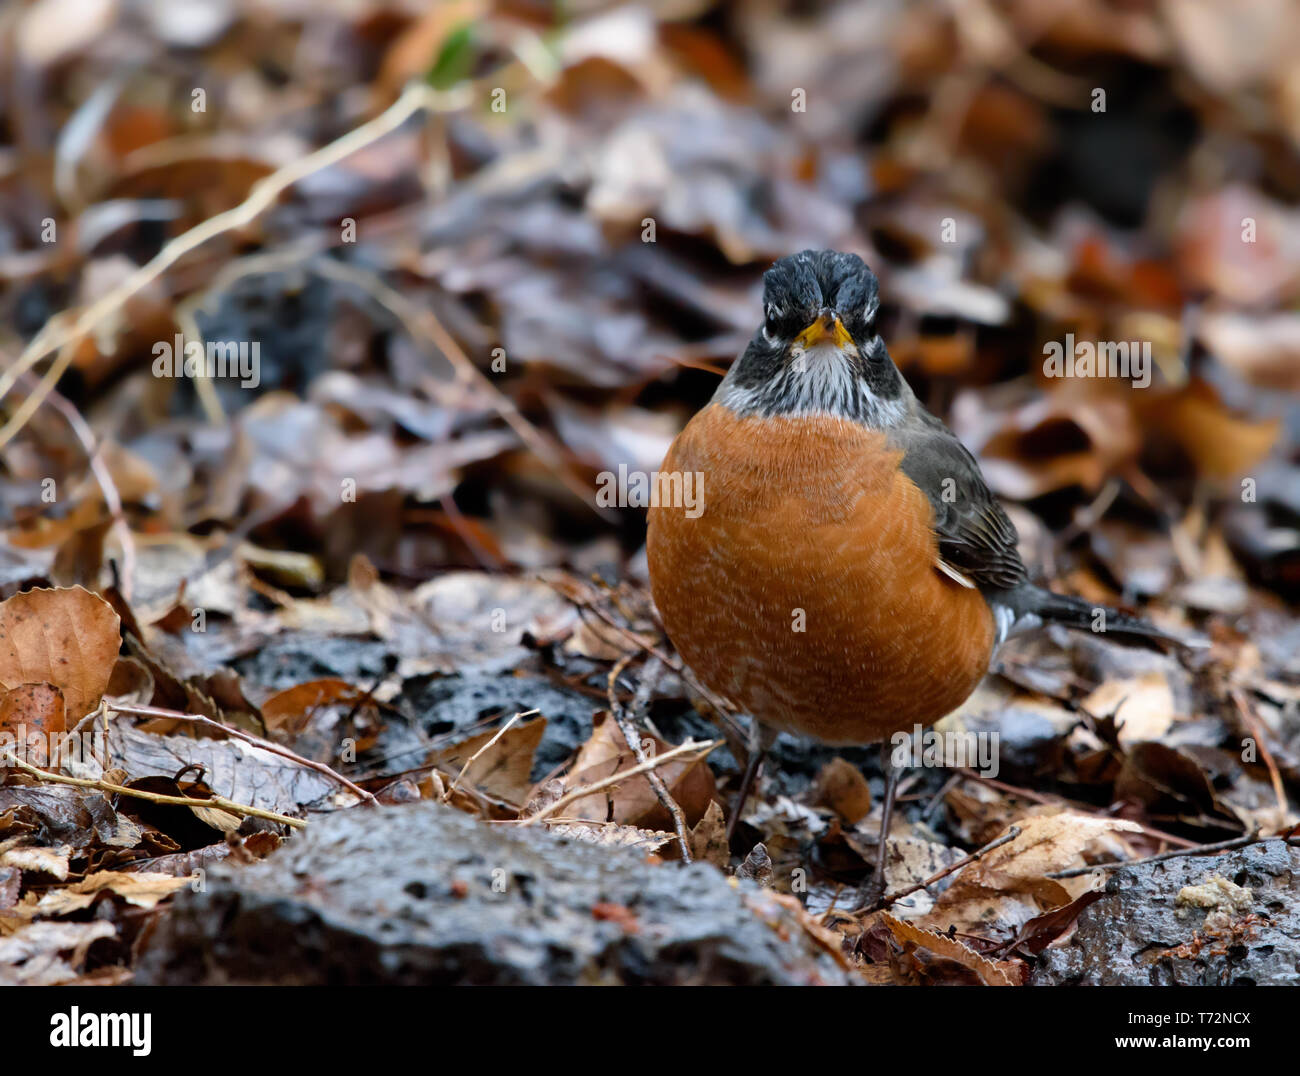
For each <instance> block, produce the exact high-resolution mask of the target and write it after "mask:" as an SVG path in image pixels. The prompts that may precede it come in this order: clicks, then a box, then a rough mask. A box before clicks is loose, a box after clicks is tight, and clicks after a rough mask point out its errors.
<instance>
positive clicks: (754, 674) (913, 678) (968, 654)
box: [646, 404, 994, 744]
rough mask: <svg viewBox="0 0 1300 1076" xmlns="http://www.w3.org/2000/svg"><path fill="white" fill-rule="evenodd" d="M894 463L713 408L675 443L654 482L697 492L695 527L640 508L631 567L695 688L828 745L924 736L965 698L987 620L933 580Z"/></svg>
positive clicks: (832, 437)
mask: <svg viewBox="0 0 1300 1076" xmlns="http://www.w3.org/2000/svg"><path fill="white" fill-rule="evenodd" d="M900 458H901V457H900V454H899V453H898V452H897V451H894V450H892V449H890V448H889V446H888V445H887V444H886V442H885V437H884V435H883V434H881V433H879V432H876V431H873V430H868V429H866V428H864V427H862V426H860V425H858V424H857V423H853V422H850V421H847V420H839V419H835V418H831V417H824V418H823V417H817V418H810V417H797V418H765V419H757V418H753V417H749V418H738V417H737V416H736V415H735V414H734V413H733V412H731V411H730V410H729V409H727V408H725V407H722V406H721V405H719V404H710V405H709V406H708V407H706V408H705V409H704V410H703V411H701V412H700V413H699V414H697V415H696V416H695V417H694V418H693V419H692V420H691V422H690V423H689V424H688V425H687V427H686V428H685V429H684V430H683V431H682V432H681V434H679V435H678V437H677V440H676V441H674V442H673V446H672V448H671V449H669V452H668V456H667V457H666V458H665V460H664V463H663V468H662V470H663V471H666V472H697V473H698V474H700V475H701V476H702V479H701V481H702V483H703V489H702V492H703V498H702V511H696V512H688V511H687V510H685V509H683V508H681V507H673V506H670V505H662V504H661V505H660V506H659V507H655V508H651V510H650V521H649V528H650V529H649V535H648V538H647V545H646V551H647V554H648V556H649V562H650V579H651V586H652V590H653V593H654V599H655V603H656V604H657V605H658V607H659V611H660V613H661V615H662V616H663V620H664V625H665V626H666V628H667V629H668V635H669V637H670V638H671V639H672V641H673V644H674V645H675V646H676V647H677V649H678V651H679V652H680V653H681V655H682V656H683V657H684V658H685V660H686V661H687V663H688V664H689V665H690V666H691V668H692V669H693V670H694V671H695V674H696V675H697V676H698V677H699V678H700V680H701V681H702V682H703V683H704V684H705V685H706V686H708V687H709V688H711V689H712V690H713V691H716V692H718V693H719V694H721V695H724V696H726V697H728V698H730V699H731V700H732V701H733V702H735V703H736V704H737V705H738V706H740V707H742V708H743V709H745V710H746V711H747V712H749V713H751V714H753V715H754V716H755V717H757V718H758V719H759V720H760V721H762V722H763V723H764V724H767V725H770V726H772V727H774V728H778V729H782V730H784V731H788V732H796V733H800V734H803V735H806V736H811V737H814V738H816V739H819V740H823V741H825V742H828V743H836V744H850V743H872V742H875V741H877V740H880V739H884V738H885V737H887V736H889V735H890V734H891V733H893V732H895V731H898V730H901V729H910V728H911V727H912V726H913V725H914V724H917V723H920V724H929V723H930V722H933V721H935V720H937V719H938V718H940V717H942V716H943V715H944V714H946V713H948V712H949V711H951V710H953V709H955V708H956V707H957V706H958V705H959V704H960V703H961V702H962V701H964V700H965V698H966V697H967V696H968V695H969V694H970V693H971V691H973V690H974V688H975V685H976V684H978V683H979V681H980V678H981V677H982V676H983V675H984V672H985V670H986V669H987V668H988V661H989V657H990V654H991V652H992V648H993V640H994V625H993V617H992V614H991V613H990V611H989V608H988V605H987V603H986V602H985V600H984V598H983V597H982V595H980V594H979V592H978V591H975V590H971V589H969V588H966V587H962V586H961V585H960V584H958V583H956V582H955V581H953V580H950V579H949V578H948V577H946V576H944V575H942V574H941V573H940V572H939V571H938V570H937V569H936V568H935V564H936V562H937V560H938V544H937V540H936V538H935V536H934V532H933V529H932V520H933V514H932V511H931V508H930V504H929V501H928V500H927V499H926V497H925V495H924V494H923V493H922V492H921V491H920V490H919V489H917V487H916V486H915V485H914V484H913V483H912V482H911V481H910V480H909V479H908V478H907V477H906V476H905V475H904V474H903V473H902V472H901V471H900V470H899V468H898V461H899V459H900ZM692 514H695V515H696V516H697V518H690V516H691V515H692Z"/></svg>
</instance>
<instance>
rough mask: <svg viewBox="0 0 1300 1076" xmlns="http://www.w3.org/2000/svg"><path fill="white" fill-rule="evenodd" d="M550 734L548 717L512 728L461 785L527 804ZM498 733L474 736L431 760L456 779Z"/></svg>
mask: <svg viewBox="0 0 1300 1076" xmlns="http://www.w3.org/2000/svg"><path fill="white" fill-rule="evenodd" d="M545 731H546V718H544V717H539V718H535V719H534V720H532V721H527V722H524V723H523V724H520V725H515V726H514V727H513V728H509V729H507V730H506V731H505V733H504V734H503V735H502V736H501V738H500V739H499V740H497V742H496V743H494V744H492V746H491V747H489V748H488V749H487V750H486V751H484V752H483V754H481V755H480V756H479V757H478V758H476V759H474V762H473V763H472V764H471V765H470V767H469V769H468V770H466V772H465V775H464V776H463V777H460V778H459V780H458V781H457V783H458V785H461V786H466V785H467V786H469V787H472V788H477V789H479V790H480V791H481V792H484V793H486V794H487V795H489V796H494V797H496V798H497V799H501V800H505V801H506V802H507V803H515V804H523V803H524V802H525V801H526V800H527V799H528V793H529V791H530V790H531V789H532V778H531V774H532V769H533V755H534V754H535V753H536V752H537V745H538V744H539V743H541V742H542V734H543V733H544V732H545ZM496 734H497V730H496V729H492V730H490V731H488V732H483V733H480V734H479V735H477V736H471V737H470V738H469V739H468V740H464V741H462V742H461V743H458V744H456V745H454V746H452V747H446V748H443V749H442V750H441V751H438V752H436V753H435V754H433V755H432V756H431V757H430V758H429V762H430V763H437V764H438V765H439V767H440V768H441V770H442V771H443V773H444V774H450V775H451V778H452V779H453V780H454V779H456V777H457V775H458V774H459V773H460V771H461V768H462V767H463V766H464V765H465V763H467V762H469V760H470V759H471V758H473V757H474V753H475V752H476V751H478V750H479V749H480V748H482V747H483V746H484V745H485V744H487V743H488V742H489V741H490V740H491V739H492V737H493V736H495V735H496Z"/></svg>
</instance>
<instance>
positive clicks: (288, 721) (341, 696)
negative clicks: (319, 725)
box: [261, 677, 364, 732]
mask: <svg viewBox="0 0 1300 1076" xmlns="http://www.w3.org/2000/svg"><path fill="white" fill-rule="evenodd" d="M363 697H364V696H363V693H362V692H361V691H360V690H359V689H357V688H356V687H354V686H353V685H352V684H349V683H348V682H347V681H346V680H338V679H335V678H332V677H325V678H324V679H321V680H309V681H307V682H306V683H303V684H295V685H294V686H293V687H290V688H285V689H284V690H283V691H280V692H277V693H276V694H274V695H272V696H271V697H270V698H269V699H267V700H266V702H264V703H262V705H261V711H262V717H263V719H264V720H265V721H266V727H267V728H268V729H271V730H272V731H277V732H301V731H302V730H303V729H304V728H306V727H307V723H308V721H310V720H311V717H312V714H313V713H314V712H315V711H316V710H317V709H318V708H319V707H322V706H333V705H336V704H339V703H342V704H346V705H349V706H351V705H352V704H354V703H356V702H359V701H360V700H361V699H362V698H363Z"/></svg>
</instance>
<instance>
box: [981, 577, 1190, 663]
mask: <svg viewBox="0 0 1300 1076" xmlns="http://www.w3.org/2000/svg"><path fill="white" fill-rule="evenodd" d="M1006 599H1007V600H1006V605H1007V606H1008V607H1009V608H1010V609H1011V610H1012V611H1013V612H1014V613H1015V621H1014V623H1013V626H1012V628H1011V632H1010V633H1011V634H1014V633H1016V632H1018V631H1023V630H1026V629H1028V628H1032V627H1037V626H1038V625H1040V624H1063V625H1065V626H1066V627H1067V628H1076V629H1078V630H1080V631H1091V632H1094V633H1096V634H1097V635H1116V636H1119V637H1121V638H1130V639H1154V640H1156V641H1158V642H1164V643H1170V644H1172V645H1174V646H1177V647H1181V648H1184V649H1200V648H1203V647H1205V646H1208V645H1209V643H1208V641H1207V640H1205V639H1203V638H1201V637H1198V636H1194V635H1175V634H1173V633H1172V632H1168V631H1165V630H1163V629H1162V628H1158V627H1156V625H1154V624H1152V623H1151V622H1150V621H1149V620H1143V619H1142V618H1141V617H1137V616H1133V615H1131V614H1129V613H1125V612H1121V611H1120V610H1119V609H1112V608H1110V607H1109V606H1106V605H1098V604H1097V603H1095V602H1090V601H1084V599H1082V598H1076V597H1074V596H1072V595H1070V594H1057V593H1055V592H1054V591H1051V590H1045V589H1043V588H1042V587H1036V586H1034V585H1032V584H1029V583H1026V584H1024V585H1022V586H1019V587H1016V589H1015V590H1012V591H1008V592H1006Z"/></svg>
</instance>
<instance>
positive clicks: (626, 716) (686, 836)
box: [607, 653, 692, 863]
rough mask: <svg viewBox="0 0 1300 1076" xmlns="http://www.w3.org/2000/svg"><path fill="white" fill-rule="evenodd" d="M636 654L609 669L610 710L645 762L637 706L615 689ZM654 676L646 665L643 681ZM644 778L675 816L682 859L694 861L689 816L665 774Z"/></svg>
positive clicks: (647, 775) (633, 751) (624, 736)
mask: <svg viewBox="0 0 1300 1076" xmlns="http://www.w3.org/2000/svg"><path fill="white" fill-rule="evenodd" d="M636 656H637V654H636V653H632V654H624V655H623V657H621V658H619V659H618V661H617V662H615V664H614V667H613V668H611V669H610V670H609V680H608V682H607V687H608V695H609V711H610V713H611V714H613V715H614V720H615V721H616V722H617V723H618V728H619V731H620V732H622V733H623V739H624V740H626V741H627V745H628V747H629V748H631V749H632V754H634V755H635V756H636V760H637V762H645V761H647V759H648V756H647V755H646V753H645V748H644V747H642V746H641V737H640V736H638V735H637V733H636V724H635V721H636V712H635V711H636V709H637V707H636V705H635V704H634V705H633V710H632V712H630V713H629V712H628V710H627V709H626V708H625V707H624V706H623V705H622V703H620V702H619V701H618V691H617V688H616V681H617V680H618V678H619V676H620V675H621V674H622V672H623V670H624V669H626V668H627V667H628V665H629V663H630V662H631V661H632V660H633V659H634V658H635V657H636ZM652 660H653V661H655V662H656V663H657V662H658V659H657V658H655V659H652ZM651 675H652V673H651V672H650V666H648V665H647V666H646V668H645V669H643V670H642V672H641V676H642V683H649V677H650V676H651ZM638 693H639V692H638ZM645 777H646V780H647V781H649V782H650V787H651V788H653V789H654V792H655V796H656V797H658V800H659V803H660V804H661V805H662V806H663V808H664V810H665V811H667V812H668V814H669V815H670V816H671V817H672V820H673V829H675V830H676V831H677V843H678V844H680V845H681V848H682V859H683V860H684V861H685V862H687V863H690V862H692V859H691V842H690V833H689V832H688V830H687V828H686V815H685V814H683V813H682V808H681V806H680V805H679V804H678V802H677V801H676V800H675V799H673V795H672V793H671V792H669V791H668V786H667V785H666V784H664V779H663V778H662V777H660V776H659V775H658V774H657V773H655V772H653V771H650V772H648V773H647V774H646V775H645Z"/></svg>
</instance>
